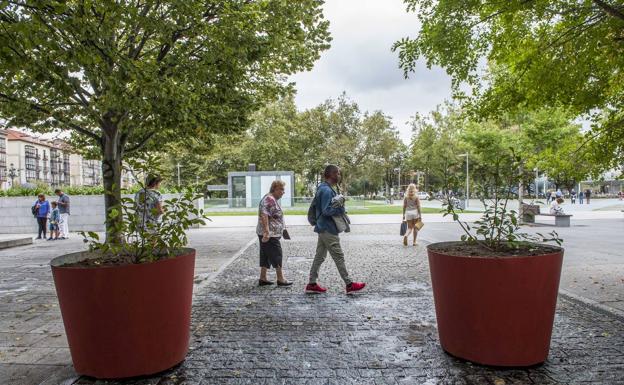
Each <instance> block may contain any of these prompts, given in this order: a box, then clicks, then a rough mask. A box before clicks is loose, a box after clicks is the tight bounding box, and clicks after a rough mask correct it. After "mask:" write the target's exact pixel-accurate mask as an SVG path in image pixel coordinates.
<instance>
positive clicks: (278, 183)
mask: <svg viewBox="0 0 624 385" xmlns="http://www.w3.org/2000/svg"><path fill="white" fill-rule="evenodd" d="M285 186H286V182H284V181H283V180H274V181H273V183H271V188H270V189H269V192H270V193H272V192H275V190H277V188H278V187H281V188H284V187H285Z"/></svg>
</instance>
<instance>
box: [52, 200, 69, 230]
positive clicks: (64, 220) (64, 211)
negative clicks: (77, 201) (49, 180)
mask: <svg viewBox="0 0 624 385" xmlns="http://www.w3.org/2000/svg"><path fill="white" fill-rule="evenodd" d="M54 193H55V194H56V195H57V196H58V197H59V199H58V201H57V202H56V203H57V204H58V208H59V213H60V214H61V220H60V221H59V233H60V237H59V239H67V238H69V196H68V195H67V194H65V193H64V192H63V191H61V189H58V188H57V189H56V190H54Z"/></svg>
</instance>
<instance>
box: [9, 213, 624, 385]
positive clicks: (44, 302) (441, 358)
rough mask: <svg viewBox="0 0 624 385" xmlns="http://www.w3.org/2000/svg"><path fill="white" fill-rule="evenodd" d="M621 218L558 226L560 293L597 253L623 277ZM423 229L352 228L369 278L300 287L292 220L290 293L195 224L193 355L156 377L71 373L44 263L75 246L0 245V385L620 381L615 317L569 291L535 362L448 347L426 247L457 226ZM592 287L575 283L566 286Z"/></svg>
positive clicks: (309, 251) (238, 241)
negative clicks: (355, 286)
mask: <svg viewBox="0 0 624 385" xmlns="http://www.w3.org/2000/svg"><path fill="white" fill-rule="evenodd" d="M620 222H621V221H620ZM620 222H618V220H607V221H606V222H605V221H604V220H601V221H600V222H591V221H586V222H579V223H577V225H578V226H580V227H577V228H576V230H577V231H582V232H578V233H575V232H571V233H570V234H569V235H566V234H563V236H564V238H567V239H566V243H568V242H569V243H568V244H567V246H566V247H568V249H567V250H566V257H565V260H566V262H565V266H564V271H563V274H562V288H563V289H564V290H568V291H569V290H572V289H573V287H572V283H573V281H574V279H573V278H569V277H571V276H575V275H579V276H580V274H581V273H582V271H583V270H584V269H587V268H588V266H590V265H592V264H595V265H600V264H601V262H600V259H599V258H600V254H601V253H602V252H603V248H604V250H606V251H608V255H607V256H606V257H605V258H606V259H605V260H604V261H602V263H603V264H604V266H605V267H603V268H601V269H602V270H603V272H604V273H605V274H606V273H609V272H612V271H616V273H614V274H613V275H614V277H615V278H618V277H619V279H622V278H624V277H623V276H622V275H621V274H620V273H617V268H618V266H619V268H621V265H622V264H624V262H623V261H622V260H621V258H622V257H621V256H618V255H617V254H618V251H609V250H612V249H613V248H614V247H619V246H618V245H619V243H617V242H620V239H619V238H617V237H616V236H615V235H614V234H617V233H618V232H620V233H621V230H622V229H623V227H622V224H621V223H620ZM618 223H619V225H618ZM426 226H427V227H426V231H423V234H422V235H423V239H422V242H421V246H419V247H404V246H402V245H400V243H399V241H400V238H399V237H398V236H397V232H398V226H397V225H396V224H387V225H383V224H376V225H356V226H354V229H353V232H352V233H351V234H349V235H346V236H344V237H343V242H344V247H345V252H346V254H347V265H348V267H349V269H350V272H351V274H352V276H353V278H355V279H362V280H365V281H366V282H368V284H369V287H368V290H367V292H366V293H362V294H361V295H358V296H354V297H348V296H346V295H344V287H343V285H342V283H341V281H340V280H339V277H338V274H337V271H336V269H335V266H334V265H333V262H332V261H331V259H330V258H328V260H327V261H326V263H325V264H324V266H323V268H322V271H321V280H320V282H321V283H322V284H324V285H327V286H329V288H330V290H329V292H328V293H327V294H326V295H323V296H306V295H304V294H303V292H302V290H303V285H304V283H305V282H306V279H307V273H308V270H309V268H310V264H311V260H312V257H313V252H314V248H315V242H316V238H315V235H314V233H313V232H312V231H311V229H310V228H309V227H305V226H296V227H293V228H292V229H291V234H292V236H293V238H294V239H293V240H292V241H289V242H284V243H283V245H284V252H285V256H286V257H287V259H286V262H285V266H286V272H287V277H288V278H289V279H291V280H293V281H294V282H295V283H296V284H295V285H294V286H292V287H290V288H277V287H268V288H259V287H257V286H256V285H255V283H256V279H257V270H258V269H257V253H258V249H257V244H256V243H255V242H250V241H251V240H252V239H254V237H253V229H252V228H249V227H238V228H227V229H212V228H207V229H206V228H205V229H199V230H193V231H191V233H190V240H191V246H193V247H196V248H197V249H198V260H197V272H196V288H195V298H194V310H193V322H192V329H193V330H192V340H191V350H190V353H189V355H188V357H187V359H186V360H185V361H184V362H183V363H182V364H181V365H180V366H178V367H176V368H174V369H172V370H170V371H168V372H166V373H162V374H161V375H158V376H154V377H149V378H142V379H135V380H130V381H121V382H114V381H96V380H93V379H89V378H81V377H79V376H77V375H76V374H75V373H74V372H73V369H72V367H71V358H70V356H69V350H68V348H67V342H66V339H65V334H64V331H63V327H62V323H61V320H60V314H59V312H58V309H57V301H56V296H55V294H54V288H53V285H52V282H51V274H50V271H49V267H48V265H47V264H48V261H49V260H50V259H51V258H53V257H55V256H57V255H61V254H63V253H66V252H69V251H75V250H80V249H81V248H83V247H84V245H82V243H81V242H80V240H79V239H76V238H74V239H72V240H69V241H65V242H63V243H58V246H57V247H56V248H52V247H50V246H49V245H48V244H46V243H42V242H37V243H35V244H34V245H31V246H23V247H19V248H14V249H7V250H0V267H1V273H0V274H1V275H0V296H1V298H0V309H2V313H1V314H2V315H1V316H0V384H5V383H7V384H16V385H22V384H24V385H31V384H35V385H37V384H45V385H49V384H67V385H69V384H98V385H99V384H137V385H138V384H141V385H147V384H150V385H174V384H495V385H501V384H579V383H595V384H624V320H623V319H622V318H621V317H618V315H617V314H616V313H614V314H611V313H608V312H601V311H599V310H600V309H595V308H593V307H588V306H586V305H583V304H580V303H578V302H576V301H572V300H569V299H568V297H565V296H560V298H559V302H558V308H557V314H556V319H555V327H554V331H553V339H552V345H551V354H550V356H549V359H548V361H547V362H546V363H545V364H544V365H541V366H539V367H535V368H530V369H506V370H502V369H495V368H486V367H481V366H478V365H472V364H470V363H466V362H463V361H461V360H458V359H455V358H452V357H450V356H449V355H447V354H445V353H444V352H443V351H442V350H441V348H440V346H439V344H438V340H437V338H438V337H437V330H436V320H435V314H434V307H433V300H432V293H431V287H430V281H429V273H428V266H427V258H426V251H425V249H424V245H425V244H426V243H428V242H430V241H437V240H438V238H442V239H449V237H454V236H455V231H456V229H455V227H456V226H455V225H453V224H448V223H429V224H428V225H426ZM618 226H619V227H618ZM574 229H575V227H574V226H573V227H571V228H570V229H568V230H569V231H573V230H574ZM605 229H611V230H612V231H613V233H607V231H609V230H605ZM542 230H543V229H542ZM568 230H566V231H568ZM574 234H585V235H586V236H587V237H594V238H595V237H598V236H599V235H600V234H602V237H600V238H596V247H595V249H596V250H595V252H594V254H591V253H588V250H590V249H591V247H593V245H588V244H587V241H586V240H585V239H584V238H583V237H582V236H577V238H580V240H575V238H574ZM609 234H610V235H609ZM451 239H452V238H451ZM613 242H616V243H613ZM588 246H591V247H588ZM619 250H621V247H620V248H619ZM583 253H585V255H586V257H585V261H583ZM618 257H619V259H618ZM618 263H619V265H618ZM607 265H608V266H607ZM582 266H586V267H585V268H583V267H582ZM620 271H621V270H620ZM217 273H218V274H217ZM618 274H620V275H619V276H618ZM596 279H598V280H601V279H603V278H601V277H598V276H597V277H596ZM606 279H607V281H608V280H611V279H612V277H611V276H610V275H608V274H607V278H606ZM577 281H578V279H577ZM604 282H606V281H604ZM609 282H610V281H609ZM588 284H589V283H587V282H581V283H580V284H579V287H578V288H577V289H578V290H576V292H577V293H581V292H583V290H582V289H583V288H584V286H586V285H588ZM591 285H595V284H593V283H592V284H591ZM622 286H624V285H622V284H620V285H619V286H618V285H614V286H610V285H607V284H605V285H604V291H605V292H606V293H607V294H604V295H605V298H608V296H609V295H611V296H612V297H613V298H620V299H621V298H622V294H623V293H622ZM598 290H599V289H598ZM586 292H587V291H586ZM591 293H593V292H590V294H591ZM608 293H610V294H608ZM616 296H617V297H616ZM616 305H617V303H616Z"/></svg>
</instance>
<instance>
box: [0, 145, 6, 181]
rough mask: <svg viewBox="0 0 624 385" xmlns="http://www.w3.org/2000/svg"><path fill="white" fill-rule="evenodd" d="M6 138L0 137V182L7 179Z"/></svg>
mask: <svg viewBox="0 0 624 385" xmlns="http://www.w3.org/2000/svg"><path fill="white" fill-rule="evenodd" d="M6 178H7V164H6V139H4V138H0V183H1V182H5V181H6V180H7V179H6Z"/></svg>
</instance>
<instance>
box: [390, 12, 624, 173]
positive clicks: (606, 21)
mask: <svg viewBox="0 0 624 385" xmlns="http://www.w3.org/2000/svg"><path fill="white" fill-rule="evenodd" d="M405 3H406V5H407V9H408V11H413V12H417V15H418V16H417V17H418V19H419V20H420V22H421V24H422V27H421V30H420V33H419V34H418V36H417V37H415V38H404V39H402V40H400V41H398V42H397V43H395V45H394V49H395V50H398V51H399V58H400V65H401V67H402V68H403V69H404V71H405V74H406V76H407V75H408V74H409V73H410V72H411V71H415V70H416V69H417V68H416V66H417V60H418V59H419V58H424V59H425V61H426V64H427V66H428V67H431V66H434V65H439V66H442V67H443V68H445V69H446V71H447V72H448V73H449V74H450V75H451V77H452V79H453V87H454V90H455V94H456V96H458V97H464V91H465V90H466V89H470V90H472V92H471V93H472V95H471V98H470V102H471V103H469V105H470V106H471V107H472V109H473V111H474V112H476V113H477V114H478V116H480V117H485V118H491V117H495V118H496V117H500V116H501V113H503V112H514V111H518V110H526V109H528V110H537V109H540V108H543V107H552V108H558V107H560V106H565V107H566V108H568V109H569V110H570V111H571V112H572V113H574V114H575V115H577V116H586V117H590V118H591V119H592V121H593V123H594V125H593V128H592V131H591V133H589V134H588V135H587V136H586V138H585V139H586V140H588V141H590V142H591V144H592V145H593V146H594V147H593V148H592V149H591V151H588V153H590V154H593V155H594V161H597V162H600V163H602V164H603V165H604V166H605V167H611V166H614V165H617V166H620V165H621V164H622V161H623V160H624V156H623V155H624V147H623V146H624V111H623V107H624V81H623V80H624V77H623V71H622V70H623V68H624V6H623V5H622V3H621V2H618V1H608V0H539V1H523V0H511V1H503V2H501V1H488V0H479V1H468V2H466V1H461V0H439V1H431V0H425V1H422V0H420V1H419V0H405ZM484 59H485V61H486V62H485V63H484ZM581 146H582V142H581V143H578V145H577V147H581ZM605 149H607V150H605Z"/></svg>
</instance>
